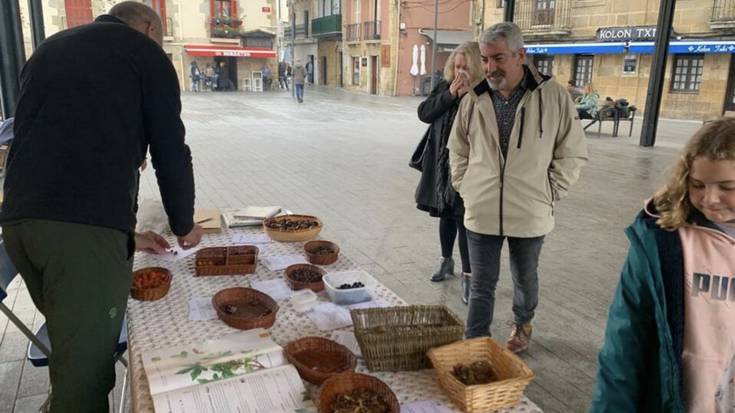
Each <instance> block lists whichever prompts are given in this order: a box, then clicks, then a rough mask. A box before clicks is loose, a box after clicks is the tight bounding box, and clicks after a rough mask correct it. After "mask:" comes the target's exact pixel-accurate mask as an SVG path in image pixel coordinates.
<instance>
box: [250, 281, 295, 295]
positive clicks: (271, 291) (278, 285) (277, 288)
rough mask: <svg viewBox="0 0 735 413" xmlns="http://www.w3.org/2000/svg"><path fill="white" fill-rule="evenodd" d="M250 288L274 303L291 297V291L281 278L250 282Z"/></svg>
mask: <svg viewBox="0 0 735 413" xmlns="http://www.w3.org/2000/svg"><path fill="white" fill-rule="evenodd" d="M250 288H254V289H256V290H258V291H262V292H264V293H266V294H268V295H269V296H270V297H271V298H272V299H274V300H276V301H281V300H286V299H288V298H291V296H293V290H291V288H290V287H289V286H288V284H286V281H284V279H283V278H276V279H275V280H266V281H251V282H250Z"/></svg>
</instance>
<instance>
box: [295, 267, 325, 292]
mask: <svg viewBox="0 0 735 413" xmlns="http://www.w3.org/2000/svg"><path fill="white" fill-rule="evenodd" d="M298 270H310V271H314V272H317V273H319V275H320V277H319V281H313V282H308V281H300V280H297V279H294V278H293V273H294V272H295V271H298ZM324 274H326V271H324V270H323V269H321V268H319V267H317V266H316V265H311V264H293V265H289V266H288V267H287V268H286V271H285V275H286V283H287V284H288V286H289V287H291V289H292V290H294V291H296V290H303V289H304V288H308V289H310V290H311V291H314V292H315V293H318V292H320V291H323V290H324V281H323V279H322V277H324Z"/></svg>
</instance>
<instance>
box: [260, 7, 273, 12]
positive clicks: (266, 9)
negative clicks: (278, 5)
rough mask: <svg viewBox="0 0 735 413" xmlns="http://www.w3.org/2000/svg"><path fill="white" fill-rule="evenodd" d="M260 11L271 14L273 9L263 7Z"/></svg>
mask: <svg viewBox="0 0 735 413" xmlns="http://www.w3.org/2000/svg"><path fill="white" fill-rule="evenodd" d="M260 11H262V12H263V13H270V12H271V8H270V6H263V7H261V8H260Z"/></svg>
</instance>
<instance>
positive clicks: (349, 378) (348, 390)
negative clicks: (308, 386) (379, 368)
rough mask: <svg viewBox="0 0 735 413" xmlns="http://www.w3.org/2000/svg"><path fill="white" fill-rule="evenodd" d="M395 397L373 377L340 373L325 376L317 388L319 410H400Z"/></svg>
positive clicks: (390, 412)
mask: <svg viewBox="0 0 735 413" xmlns="http://www.w3.org/2000/svg"><path fill="white" fill-rule="evenodd" d="M400 411H401V406H400V404H398V398H396V395H395V393H393V391H392V390H391V389H390V387H388V385H387V384H385V383H383V382H382V381H380V380H378V379H377V378H375V377H373V376H368V375H367V374H360V373H343V374H338V375H336V376H332V377H330V378H328V379H327V380H326V381H325V382H324V384H322V387H321V389H320V391H319V413H355V412H360V413H400Z"/></svg>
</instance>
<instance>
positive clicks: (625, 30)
mask: <svg viewBox="0 0 735 413" xmlns="http://www.w3.org/2000/svg"><path fill="white" fill-rule="evenodd" d="M597 40H599V41H601V42H630V41H642V40H656V26H628V27H600V28H599V29H597Z"/></svg>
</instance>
